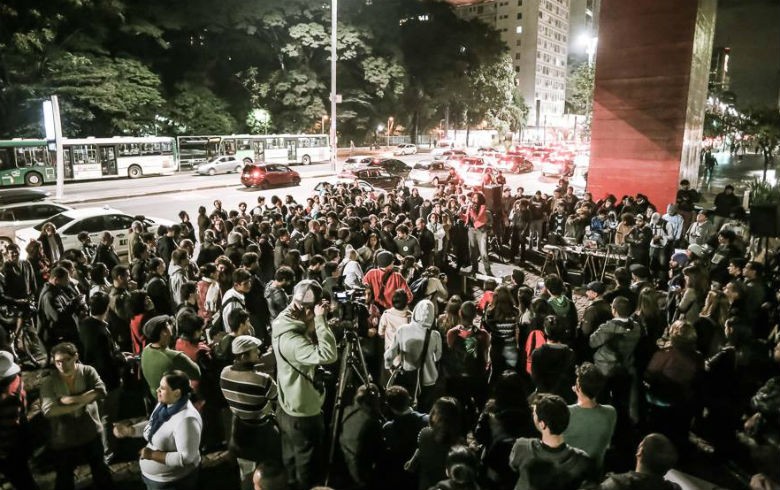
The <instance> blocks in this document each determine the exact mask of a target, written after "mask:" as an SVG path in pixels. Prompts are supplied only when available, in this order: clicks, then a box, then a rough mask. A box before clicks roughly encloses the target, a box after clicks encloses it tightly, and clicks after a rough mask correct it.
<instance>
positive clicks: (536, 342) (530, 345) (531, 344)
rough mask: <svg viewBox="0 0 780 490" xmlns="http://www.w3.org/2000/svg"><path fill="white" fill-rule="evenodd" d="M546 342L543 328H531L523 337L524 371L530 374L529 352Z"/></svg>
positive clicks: (531, 352)
mask: <svg viewBox="0 0 780 490" xmlns="http://www.w3.org/2000/svg"><path fill="white" fill-rule="evenodd" d="M546 343H547V336H546V335H544V331H543V330H531V332H530V333H529V334H528V338H526V339H525V371H526V372H527V373H528V374H531V354H533V353H534V351H535V350H536V349H538V348H539V347H541V346H543V345H544V344H546Z"/></svg>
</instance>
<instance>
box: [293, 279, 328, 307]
mask: <svg viewBox="0 0 780 490" xmlns="http://www.w3.org/2000/svg"><path fill="white" fill-rule="evenodd" d="M320 300H322V286H320V283H318V282H317V281H314V280H311V279H305V280H303V281H301V282H299V283H298V284H296V285H295V289H293V302H294V303H295V304H297V305H298V306H314V305H316V304H317V303H319V302H320Z"/></svg>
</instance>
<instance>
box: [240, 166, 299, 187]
mask: <svg viewBox="0 0 780 490" xmlns="http://www.w3.org/2000/svg"><path fill="white" fill-rule="evenodd" d="M241 183H242V184H244V185H245V186H246V187H259V188H261V189H268V188H269V187H277V186H281V185H298V184H300V183H301V176H300V174H299V173H298V172H296V171H295V170H292V169H291V168H290V167H288V166H287V165H280V164H271V163H268V164H264V165H247V166H246V167H244V170H243V171H242V172H241Z"/></svg>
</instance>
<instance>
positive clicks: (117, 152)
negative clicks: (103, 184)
mask: <svg viewBox="0 0 780 490" xmlns="http://www.w3.org/2000/svg"><path fill="white" fill-rule="evenodd" d="M52 146H53V145H50V143H48V142H47V141H46V140H40V139H13V140H3V141H0V186H9V185H20V184H25V185H28V186H38V185H41V184H44V183H52V182H56V180H57V178H56V168H55V167H56V163H55V162H56V161H57V159H56V155H55V152H54V151H53V149H52ZM62 150H63V155H62V157H63V162H64V168H65V180H87V179H104V178H114V177H130V178H137V177H141V176H143V175H168V174H172V173H174V172H175V171H176V170H177V169H178V152H177V149H176V141H175V140H174V139H173V138H164V137H156V136H150V137H140V138H133V137H120V136H117V137H114V138H64V139H63V144H62Z"/></svg>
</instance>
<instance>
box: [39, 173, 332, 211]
mask: <svg viewBox="0 0 780 490" xmlns="http://www.w3.org/2000/svg"><path fill="white" fill-rule="evenodd" d="M330 175H335V174H334V173H333V172H332V171H328V172H327V173H318V174H311V175H307V176H305V177H301V180H307V179H319V178H322V177H328V176H330ZM235 185H236V184H220V185H202V186H197V187H191V188H186V189H167V190H159V191H157V190H149V191H147V192H143V193H133V194H122V195H112V196H103V197H89V198H86V199H78V198H73V199H69V198H65V199H63V200H56V199H53V200H54V201H55V202H57V203H59V204H85V203H92V202H104V201H118V200H122V199H132V198H135V197H145V196H159V195H163V194H172V193H177V192H192V191H204V190H210V189H223V188H228V187H235ZM239 185H240V183H239ZM258 190H259V189H258Z"/></svg>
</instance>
